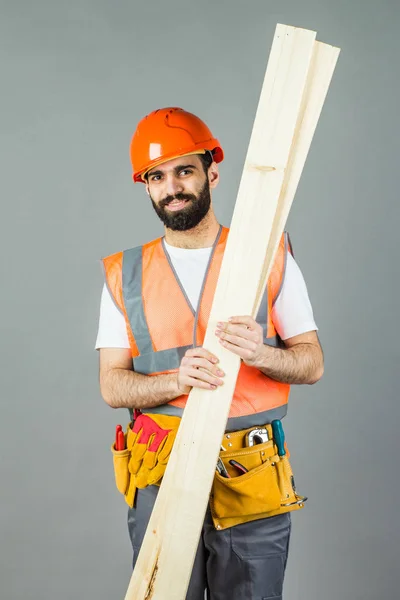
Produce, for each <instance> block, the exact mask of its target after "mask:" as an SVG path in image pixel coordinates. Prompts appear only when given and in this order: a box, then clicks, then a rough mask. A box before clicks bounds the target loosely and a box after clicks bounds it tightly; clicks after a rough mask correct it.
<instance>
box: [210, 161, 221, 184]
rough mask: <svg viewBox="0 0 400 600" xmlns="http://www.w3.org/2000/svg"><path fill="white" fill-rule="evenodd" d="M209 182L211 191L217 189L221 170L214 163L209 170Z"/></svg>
mask: <svg viewBox="0 0 400 600" xmlns="http://www.w3.org/2000/svg"><path fill="white" fill-rule="evenodd" d="M208 181H209V184H210V188H211V189H214V188H216V187H217V185H218V183H219V169H218V165H217V163H216V162H212V163H211V165H210V167H209V169H208Z"/></svg>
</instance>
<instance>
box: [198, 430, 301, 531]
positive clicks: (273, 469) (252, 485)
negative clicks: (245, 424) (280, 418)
mask: <svg viewBox="0 0 400 600" xmlns="http://www.w3.org/2000/svg"><path fill="white" fill-rule="evenodd" d="M264 428H265V429H267V431H268V434H269V441H267V442H264V443H262V444H257V445H255V446H250V447H246V435H247V433H248V432H249V431H251V430H252V429H254V427H252V428H250V429H247V430H243V431H237V432H234V433H228V434H225V436H224V439H223V441H222V445H223V446H224V448H225V449H226V450H225V451H221V452H220V458H221V460H222V462H223V463H224V466H225V468H226V470H227V471H228V473H229V475H230V478H227V477H223V476H221V475H220V474H219V473H218V472H216V473H215V477H214V482H213V487H212V491H211V496H210V508H211V514H212V517H213V522H214V526H215V528H216V529H226V528H227V527H233V526H234V525H238V524H240V523H246V522H249V521H255V520H256V519H263V518H266V517H272V516H274V515H278V514H281V513H284V512H288V511H292V510H299V509H300V508H302V507H303V506H304V501H305V498H304V497H302V496H299V495H298V494H297V493H296V491H295V488H294V479H293V473H292V469H291V467H290V463H289V456H288V451H287V448H286V455H285V456H281V457H279V456H278V448H277V446H276V445H275V443H274V441H273V438H272V427H271V425H269V424H268V425H265V426H264ZM232 459H233V460H235V461H237V462H238V463H240V464H241V465H243V466H244V467H245V468H246V469H247V470H248V472H247V473H244V474H241V473H240V471H238V469H237V467H234V466H232V465H231V464H230V463H229V461H230V460H232Z"/></svg>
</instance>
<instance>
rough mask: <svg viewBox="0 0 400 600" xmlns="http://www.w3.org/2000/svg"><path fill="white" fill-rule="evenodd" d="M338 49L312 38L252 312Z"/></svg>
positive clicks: (306, 150) (254, 311)
mask: <svg viewBox="0 0 400 600" xmlns="http://www.w3.org/2000/svg"><path fill="white" fill-rule="evenodd" d="M339 53H340V49H339V48H336V47H335V46H330V45H329V44H323V43H322V42H315V44H314V50H313V56H312V60H311V64H310V69H309V73H308V77H307V83H306V87H305V91H304V96H303V100H302V103H301V108H300V112H299V115H298V120H297V124H296V131H295V135H294V138H293V144H292V148H291V150H290V155H289V160H288V164H287V169H286V173H285V178H284V181H283V185H282V190H281V196H280V198H279V202H278V210H277V211H276V214H275V219H274V224H273V230H274V231H275V237H270V240H269V243H268V250H267V255H266V261H265V265H264V270H263V274H262V277H261V279H260V284H259V287H258V290H257V297H256V302H255V304H254V307H253V311H252V313H251V314H252V316H253V317H255V315H256V314H257V312H258V308H259V306H260V303H261V300H262V295H263V293H264V290H265V286H266V284H267V281H268V276H269V270H270V269H269V267H270V266H272V264H273V257H274V256H275V253H276V251H277V249H278V246H279V242H280V239H281V233H282V231H283V230H284V228H285V225H286V221H287V218H288V215H289V211H290V208H291V206H292V203H293V199H294V196H295V194H296V190H297V186H298V184H299V181H300V176H301V173H302V171H303V168H304V164H305V162H306V159H307V156H308V151H309V149H310V146H311V142H312V139H313V137H314V133H315V130H316V127H317V123H318V119H319V117H320V114H321V111H322V107H323V105H324V102H325V98H326V95H327V93H328V89H329V85H330V82H331V80H332V76H333V73H334V70H335V67H336V63H337V60H338V58H339Z"/></svg>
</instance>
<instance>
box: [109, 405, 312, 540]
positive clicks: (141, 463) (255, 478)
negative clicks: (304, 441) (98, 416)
mask: <svg viewBox="0 0 400 600" xmlns="http://www.w3.org/2000/svg"><path fill="white" fill-rule="evenodd" d="M180 422H181V419H180V418H179V417H171V416H168V415H158V414H152V415H151V416H149V415H147V414H141V415H140V416H139V417H138V418H137V419H136V420H135V421H134V423H129V425H128V427H127V430H126V434H125V449H124V450H120V451H118V450H116V449H115V444H113V445H112V446H111V451H112V453H113V461H114V474H115V481H116V485H117V488H118V490H119V492H120V493H121V494H123V495H124V497H125V501H126V503H127V504H128V505H129V506H130V507H131V508H132V507H133V506H134V504H135V496H136V490H137V488H145V487H147V486H148V485H160V484H161V480H162V477H163V475H164V472H165V469H166V466H167V463H168V459H169V456H170V453H171V450H172V446H173V443H174V441H175V437H176V434H177V431H178V428H179V424H180ZM263 429H264V430H266V431H267V432H268V435H267V436H265V437H268V441H265V442H262V441H261V440H259V441H261V442H262V443H257V444H255V445H253V446H248V436H249V434H250V435H251V432H254V430H255V428H254V427H250V428H249V429H245V430H242V431H235V432H232V433H225V435H224V437H223V440H222V444H221V448H224V449H223V450H221V452H220V455H219V459H220V461H219V466H220V469H219V471H220V472H218V471H216V472H215V477H214V481H213V485H212V489H211V495H210V509H211V515H212V518H213V522H214V526H215V528H216V529H219V530H221V529H226V528H228V527H233V526H234V525H238V524H240V523H246V522H249V521H255V520H256V519H262V518H265V517H272V516H274V515H278V514H281V513H285V512H289V511H292V510H299V509H301V508H303V506H304V502H305V500H306V498H304V497H303V496H299V495H298V494H297V492H296V488H295V483H294V477H293V472H292V469H291V466H290V462H289V456H290V455H289V452H288V449H287V445H286V443H285V450H284V452H285V454H284V455H282V451H281V452H280V454H281V455H279V453H278V446H277V445H276V443H275V440H274V437H273V428H272V426H271V425H270V424H267V425H264V426H263ZM221 461H222V463H221ZM230 461H233V464H232V463H231V462H230ZM235 461H236V462H235ZM221 467H222V469H221ZM221 473H224V474H225V476H224V475H223V474H221Z"/></svg>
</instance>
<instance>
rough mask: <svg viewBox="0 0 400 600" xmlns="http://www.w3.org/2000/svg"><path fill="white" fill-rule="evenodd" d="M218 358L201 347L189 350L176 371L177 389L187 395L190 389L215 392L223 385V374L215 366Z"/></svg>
mask: <svg viewBox="0 0 400 600" xmlns="http://www.w3.org/2000/svg"><path fill="white" fill-rule="evenodd" d="M217 364H218V358H217V357H216V356H214V354H211V352H208V351H207V350H205V349H204V348H202V347H198V348H190V350H187V352H186V354H185V356H184V357H183V358H182V361H181V365H180V367H179V371H178V389H179V391H181V392H182V394H189V392H190V390H191V389H192V387H197V388H202V389H206V390H215V389H216V388H217V387H218V386H220V385H223V383H224V382H223V381H222V379H220V377H224V375H225V373H224V372H223V371H221V369H220V368H219V367H218V366H217Z"/></svg>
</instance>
